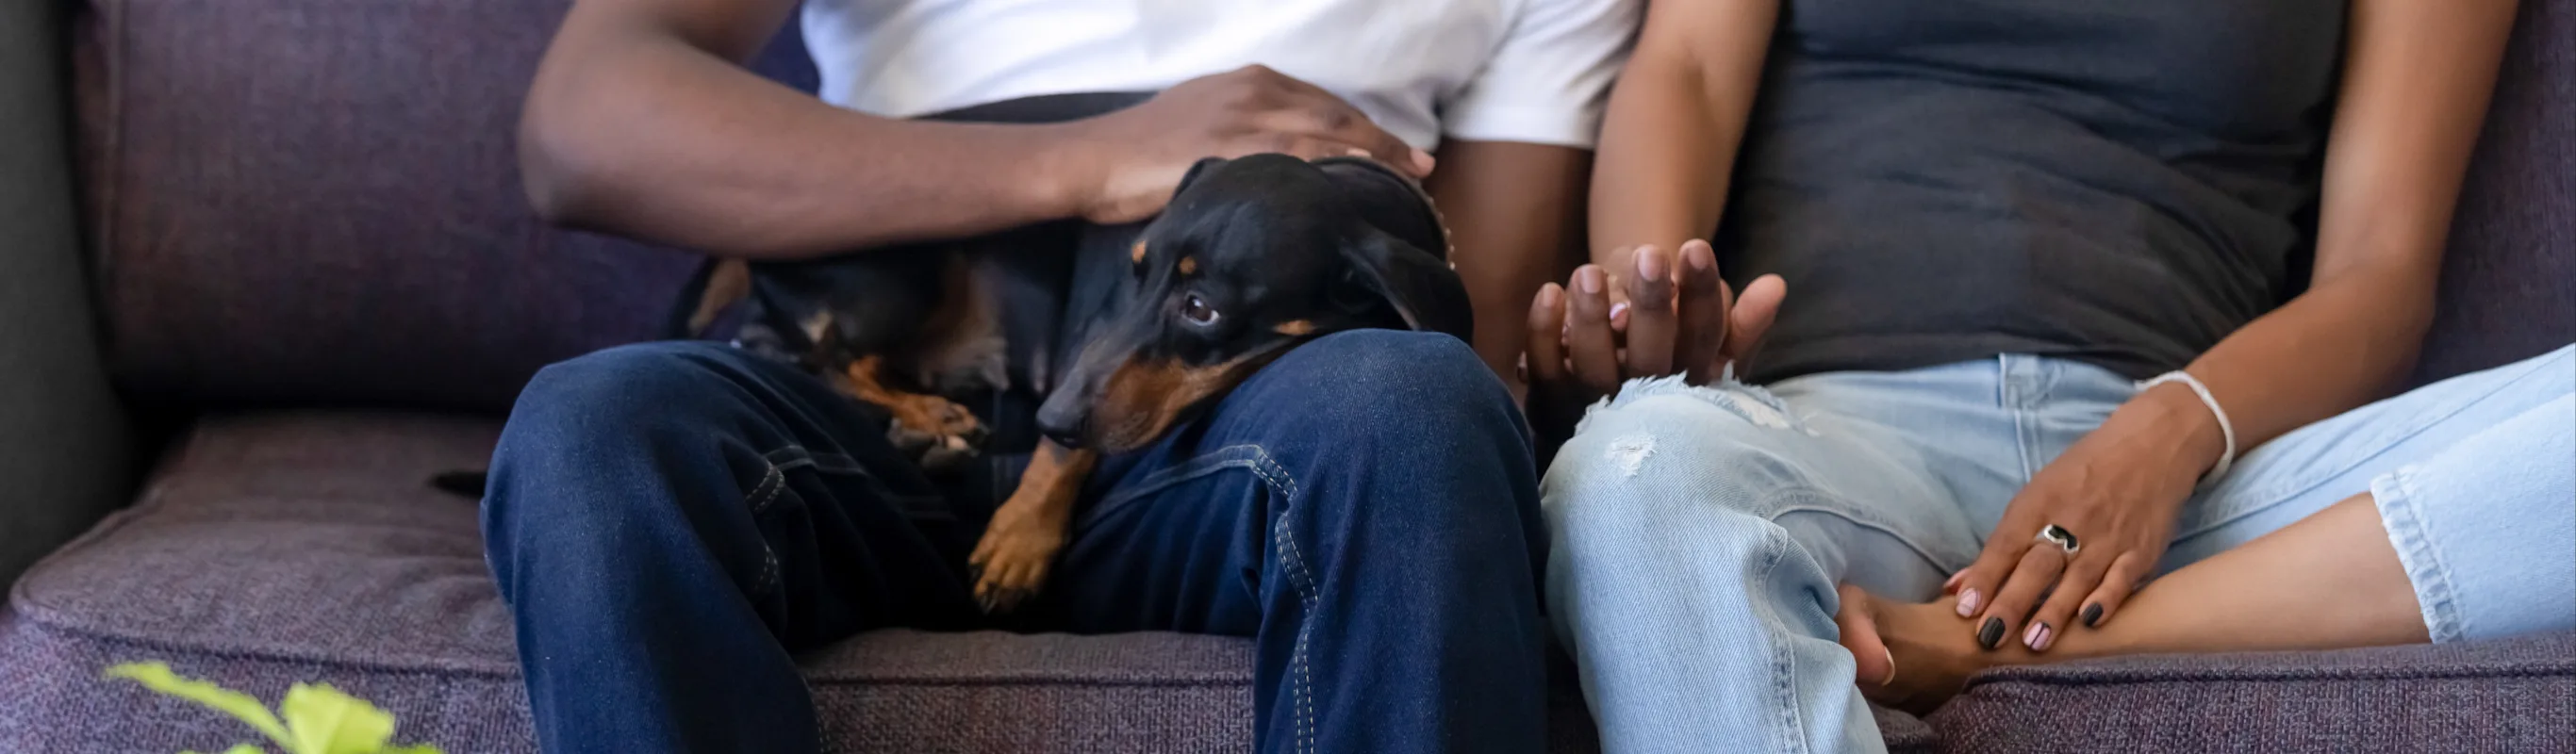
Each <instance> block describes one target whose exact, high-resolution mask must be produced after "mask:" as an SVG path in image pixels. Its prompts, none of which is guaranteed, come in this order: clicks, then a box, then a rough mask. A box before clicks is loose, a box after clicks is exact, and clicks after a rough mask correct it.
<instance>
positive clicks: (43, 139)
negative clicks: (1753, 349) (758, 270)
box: [0, 0, 2576, 752]
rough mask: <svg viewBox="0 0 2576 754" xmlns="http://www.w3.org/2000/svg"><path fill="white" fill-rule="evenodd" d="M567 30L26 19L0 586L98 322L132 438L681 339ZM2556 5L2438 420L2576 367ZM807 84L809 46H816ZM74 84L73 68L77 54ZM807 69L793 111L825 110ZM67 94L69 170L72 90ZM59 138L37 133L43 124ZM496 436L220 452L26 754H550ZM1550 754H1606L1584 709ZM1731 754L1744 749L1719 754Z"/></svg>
mask: <svg viewBox="0 0 2576 754" xmlns="http://www.w3.org/2000/svg"><path fill="white" fill-rule="evenodd" d="M565 2H566V0H377V1H373V2H348V1H346V0H240V1H238V2H215V1H212V0H87V4H86V5H82V6H79V7H80V8H81V14H80V23H79V25H78V26H79V33H77V34H75V35H74V36H73V39H74V43H73V44H70V45H64V44H61V43H60V41H59V39H58V38H57V37H55V36H54V35H55V32H56V28H57V25H58V23H59V21H60V20H61V19H60V18H58V17H57V14H59V13H60V12H61V11H62V10H63V9H64V8H65V3H64V2H58V1H55V0H38V1H36V2H22V3H0V113H6V114H7V117H6V118H0V386H5V388H0V576H6V575H8V574H10V573H11V572H13V571H14V570H15V565H14V564H16V563H20V562H23V561H24V559H25V558H26V557H28V556H29V555H31V554H32V553H34V552H36V551H38V550H40V549H42V548H43V547H45V546H46V545H47V544H48V543H49V542H51V541H54V540H57V539H59V538H60V537H61V536H62V535H63V534H64V533H66V532H68V531H69V530H71V529H73V528H77V527H78V526H81V525H82V524H83V522H85V521H87V520H89V519H90V518H92V517H94V516H95V515H97V511H99V510H100V509H101V508H102V507H103V506H104V505H106V502H105V501H106V500H108V499H110V498H112V497H113V496H114V495H116V494H117V490H118V485H119V484H120V482H119V481H118V480H119V479H122V478H124V477H125V475H126V471H125V470H126V468H127V461H126V456H125V455H124V453H123V450H122V448H123V445H122V443H123V434H124V430H123V425H122V419H121V417H120V416H119V415H118V409H117V406H116V405H115V403H114V401H113V400H112V399H111V398H110V397H109V395H108V394H107V393H106V392H105V391H104V390H103V389H102V388H101V384H102V382H103V379H102V377H101V368H100V366H99V362H100V359H99V356H98V351H97V347H96V346H95V345H93V341H92V338H93V330H92V329H91V327H90V322H91V319H90V317H89V316H88V315H86V314H85V312H87V311H90V310H87V309H86V308H85V307H86V306H87V305H88V302H86V301H85V300H84V298H85V296H84V293H85V291H86V288H85V286H83V285H82V279H81V270H80V268H79V265H78V263H77V260H76V257H75V256H74V255H73V254H72V253H71V245H72V244H73V242H74V233H73V228H74V227H75V226H74V221H73V219H72V218H73V217H74V212H75V211H74V208H73V204H72V201H71V200H72V199H73V196H74V195H73V193H72V191H73V188H72V186H71V185H70V183H71V181H70V180H69V179H68V177H67V176H66V174H65V171H64V165H65V163H66V162H70V163H72V164H75V165H77V166H78V167H79V170H80V176H81V181H80V186H79V187H80V188H81V189H82V190H84V192H85V193H84V194H83V196H85V197H86V198H87V200H88V201H87V202H86V203H84V204H83V205H82V208H81V211H80V217H81V218H82V219H83V221H84V222H86V226H85V227H86V229H87V231H88V235H89V239H88V240H89V242H90V248H91V249H92V252H93V254H94V256H95V258H94V262H93V263H94V266H95V267H96V268H97V278H98V281H99V284H100V286H101V288H102V289H103V293H102V294H101V296H100V300H99V301H98V302H97V303H98V305H99V306H100V307H101V308H100V309H98V310H96V311H97V313H98V314H97V316H99V317H101V318H103V319H104V320H105V321H106V323H107V326H106V329H107V331H108V334H109V335H110V336H111V338H110V344H109V347H108V355H109V360H110V361H111V362H112V363H113V365H114V372H115V373H116V374H117V375H119V376H120V378H121V379H122V382H123V384H124V385H125V387H126V388H127V389H128V390H129V395H131V396H133V397H134V398H135V399H136V400H137V401H138V402H141V401H149V402H152V403H156V404H161V405H174V406H197V405H202V404H207V403H262V404H293V405H311V404H316V403H364V404H373V405H408V406H444V407H464V408H477V409H496V408H498V407H500V406H502V405H504V404H505V403H506V401H507V400H508V399H509V397H510V396H511V395H512V394H513V393H514V392H515V391H516V389H517V387H518V385H519V384H520V383H521V382H522V381H524V380H525V378H526V376H527V374H529V373H530V372H531V371H533V370H534V369H535V368H536V367H537V366H538V365H540V364H542V363H545V362H547V361H549V360H553V359H557V358H561V357H564V356H568V355H571V354H573V353H577V352H580V351H582V350H585V349H589V348H592V347H595V346H598V345H603V344H607V343H612V342H618V341H623V340H630V339H634V338H637V337H641V336H643V335H645V334H646V333H648V332H649V330H650V329H651V327H652V325H653V323H654V320H655V319H656V318H657V316H658V315H659V314H660V311H661V307H662V305H663V302H664V297H665V296H667V295H668V293H667V292H668V291H669V290H671V289H672V287H673V286H674V285H675V284H676V281H677V279H678V277H679V276H680V275H681V274H683V273H684V272H685V270H686V269H687V267H688V265H689V259H688V258H687V257H686V256H685V255H682V254H678V253H675V252H673V251H671V250H667V249H652V248H647V247H642V246H638V245H635V244H630V243H625V242H621V241H614V240H610V239H605V238H601V237H597V236H590V235H584V234H578V233H565V232H560V231H556V230H552V229H547V228H544V227H542V226H541V225H539V224H538V223H536V222H535V221H534V220H533V218H530V217H529V216H528V215H527V212H526V211H525V209H524V207H523V205H522V202H521V200H520V198H519V195H518V188H517V185H516V179H515V174H514V169H515V165H514V156H513V155H512V153H511V150H510V146H509V138H510V137H509V133H510V128H509V125H510V123H511V122H512V120H513V119H514V118H515V117H516V112H517V102H518V97H519V95H520V93H521V92H522V91H523V88H524V86H525V84H526V80H527V76H528V75H529V71H530V69H531V67H532V66H533V63H534V60H535V56H536V53H537V50H538V49H539V48H540V47H541V45H542V43H543V40H544V38H545V35H546V34H547V33H549V32H550V31H551V30H552V29H553V28H554V26H555V24H556V22H557V20H558V19H559V18H560V15H561V13H562V9H563V7H564V6H565ZM2571 5H2572V4H2571V3H2570V2H2567V0H2526V1H2525V2H2524V3H2523V11H2522V12H2523V14H2524V17H2523V20H2522V27H2521V29H2520V30H2519V32H2518V33H2517V36H2516V38H2515V42H2514V47H2513V49H2512V52H2511V53H2510V55H2509V58H2508V61H2507V63H2506V68H2505V76H2504V81H2503V83H2502V86H2501V89H2500V90H2499V92H2498V94H2497V97H2496V104H2495V115H2494V116H2493V117H2491V119H2490V122H2489V124H2488V126H2487V132H2486V137H2485V140H2484V141H2483V142H2482V143H2481V145H2480V149H2479V157H2478V162H2477V165H2476V167H2475V168H2474V169H2473V170H2472V173H2471V177H2470V187H2469V189H2468V191H2467V194H2466V195H2465V196H2464V197H2463V204H2462V208H2461V212H2460V215H2459V220H2458V221H2457V223H2456V227H2455V231H2454V233H2453V236H2452V253H2451V256H2450V257H2449V262H2448V266H2447V267H2446V270H2445V277H2444V280H2443V291H2444V296H2443V300H2442V309H2441V319H2440V321H2439V323H2438V324H2437V326H2436V327H2437V334H2436V336H2435V339H2434V341H2433V342H2432V343H2431V344H2430V345H2429V346H2428V348H2427V350H2426V355H2425V360H2424V363H2423V366H2422V368H2421V370H2420V371H2419V374H2418V377H2419V379H2425V380H2429V379H2434V378H2438V377H2441V376H2445V375H2449V374H2455V373H2458V372H2462V371H2467V370H2471V369H2475V368H2479V367H2483V366H2489V365H2493V364H2497V363H2502V362H2504V361H2508V360H2511V359H2513V358H2519V357H2521V356H2525V355H2529V354H2530V353H2534V352H2537V351H2539V350H2542V349H2544V348H2546V347H2549V346H2553V345H2557V344H2563V343H2566V342H2568V341H2570V340H2571V339H2576V285H2570V284H2569V283H2568V281H2570V280H2576V211H2571V206H2576V164H2571V161H2576V128H2570V127H2569V124H2570V123H2571V122H2576V117H2571V114H2570V109H2571V108H2576V8H2571V7H2570V6H2571ZM789 41H790V42H791V43H792V41H793V40H792V34H791V35H790V40H789ZM66 48H69V52H68V53H67V52H66ZM797 49H798V48H796V47H795V46H794V45H792V44H789V45H779V46H775V47H773V50H772V52H771V54H769V55H768V56H767V57H766V58H765V61H766V65H767V66H768V68H769V69H770V70H771V71H772V74H773V76H775V77H778V78H781V79H782V80H785V81H789V82H791V83H801V84H802V85H804V86H806V87H808V88H810V86H811V81H812V72H811V70H810V68H805V67H802V66H801V65H799V64H800V63H801V61H799V60H798V59H797V57H796V54H797ZM66 54H69V58H68V59H70V60H73V61H76V62H77V65H76V66H75V68H76V71H77V86H76V87H75V89H76V91H77V95H76V97H75V101H76V102H77V104H78V106H79V107H78V112H79V117H78V118H77V123H78V127H77V129H75V133H76V134H77V136H78V144H79V152H78V155H77V159H76V160H71V159H67V157H66V155H65V153H64V151H63V147H62V145H61V142H62V133H63V128H62V125H63V123H62V120H61V119H60V118H58V117H54V116H53V115H50V114H53V113H58V112H59V110H58V109H57V108H58V106H59V105H60V104H61V101H62V99H63V96H64V95H63V91H62V88H61V87H60V81H61V76H62V75H63V61H64V60H66V59H67V58H66V57H65V56H66ZM21 113H32V114H34V117H21V116H20V114H21ZM493 435H494V425H493V423H492V422H491V421H489V420H480V419H464V418H442V417H438V416H431V415H424V414H396V413H360V412H312V413H236V414H220V415H216V416H212V417H209V418H207V419H205V420H204V421H203V422H201V423H200V424H199V425H198V427H197V428H196V429H195V430H194V431H193V432H192V433H190V434H189V435H188V437H187V438H186V439H185V440H184V442H183V443H182V444H181V447H180V450H179V451H178V452H177V453H175V454H174V455H172V456H171V457H170V458H169V459H167V460H166V461H165V463H164V464H163V465H162V468H161V469H160V470H159V472H158V473H157V474H156V475H155V477H154V481H153V482H152V484H151V485H150V487H149V489H147V490H146V492H145V493H144V495H143V498H142V502H140V503H139V504H138V505H137V506H136V507H135V508H133V509H132V510H129V511H126V512H124V513H121V514H118V515H116V516H115V517H113V518H112V519H110V520H109V521H107V522H106V523H105V524H102V525H101V526H99V527H98V528H96V529H94V530H93V531H92V533H91V534H90V535H89V536H87V537H86V538H84V539H82V540H81V541H80V542H78V543H76V544H74V545H72V546H69V547H67V548H65V549H63V550H61V551H60V552H59V553H58V554H56V555H55V556H53V557H52V558H51V559H49V560H48V561H46V562H45V563H44V564H43V565H41V566H39V567H37V568H36V569H35V570H33V571H31V572H30V574H29V576H28V577H27V578H26V579H25V580H23V581H20V582H19V583H18V585H17V587H16V589H15V590H14V591H13V593H12V596H11V601H10V606H9V607H8V608H7V609H6V610H0V689H5V690H6V691H7V694H8V698H7V700H6V701H0V751H5V752H19V751H30V752H35V751H45V752H52V751H65V752H91V751H120V752H121V751H171V750H176V749H178V748H180V747H195V748H198V749H200V750H220V749H221V748H222V747H223V746H226V745H229V744H230V743H233V742H235V741H239V740H244V739H245V738H246V733H245V732H244V731H243V730H241V729H240V728H238V727H237V726H236V725H234V724H232V723H231V722H229V721H226V720H223V719H221V718H218V717H216V716H214V715H213V714H212V713H209V712H205V711H203V710H200V709H197V708H195V707H191V706H187V705H184V704H181V703H178V702H174V701H170V700H165V699H161V698H159V697H155V696H151V695H148V694H145V693H143V692H141V691H138V690H136V689H135V688H133V687H132V686H130V685H127V684H121V683H110V682H105V681H101V680H100V679H99V678H98V677H97V673H98V672H99V669H100V668H102V667H104V666H106V665H108V664H110V663H113V662H117V661H125V660H144V659H161V660H167V661H169V662H171V663H173V664H174V665H175V666H177V667H178V669H179V670H180V671H181V672H184V673H188V674H191V675H198V676H206V677H211V678H213V679H215V680H218V681H220V682H222V683H225V684H228V685H232V686H236V687H239V688H243V689H246V690H249V691H252V692H254V693H257V694H259V695H261V696H263V697H265V698H268V699H271V700H274V699H276V698H277V696H278V695H279V694H280V693H281V692H282V691H283V690H284V689H285V687H286V686H287V685H288V684H289V683H291V682H296V681H308V682H316V681H318V682H328V683H331V684H333V685H335V686H338V687H340V688H343V689H347V690H349V691H352V692H354V693H358V694H360V695H363V696H367V697H369V698H373V699H376V700H379V701H381V702H383V703H384V704H385V705H386V706H387V707H389V708H391V709H393V710H394V711H395V712H397V713H398V714H400V715H401V717H402V720H403V731H402V737H403V738H404V739H407V740H419V739H425V740H431V741H435V742H438V743H440V744H442V745H444V746H446V747H447V748H448V750H450V751H458V752H486V751H525V750H526V749H527V748H528V745H529V744H528V741H529V735H528V718H527V711H526V698H525V695H524V692H523V691H522V690H521V687H520V685H519V682H518V680H517V677H516V671H515V668H514V667H513V665H512V663H511V661H510V658H511V648H510V647H511V644H510V641H511V640H510V627H509V624H508V620H507V617H506V613H505V612H504V611H502V609H501V607H500V605H499V603H498V601H497V597H496V596H495V593H494V591H493V589H492V586H491V584H490V583H489V576H488V574H487V572H486V571H485V570H484V568H483V564H482V562H481V558H480V555H479V546H478V544H479V542H478V537H477V535H476V531H475V521H474V515H473V506H472V505H471V504H470V503H468V502H465V501H461V500H456V499H452V498H448V497H444V496H441V495H438V494H436V493H433V492H430V491H429V490H427V489H426V488H424V487H423V486H422V485H421V484H420V480H421V479H422V478H423V476H424V475H425V474H426V473H428V472H430V471H433V470H438V469H444V468H450V467H456V466H468V465H474V464H476V463H478V462H479V461H480V460H481V459H482V458H483V457H484V455H485V454H486V453H488V452H489V446H490V443H491V440H492V437H493ZM2571 656H2576V637H2569V636H2557V637H2540V638H2535V639H2528V640H2522V641H2517V642H2505V643H2498V644H2494V645H2470V646H2462V647H2413V648H2396V649H2387V650H2369V651H2363V652H2352V653H2335V654H2280V655H2259V656H2221V657H2201V658H2138V659H2130V660H2120V661H2114V662H2108V663H2093V664H2082V665H2071V666H2065V667H2060V668H2048V669H2032V670H2013V671H2004V672H1999V673H1995V674H1992V675H1989V676H1986V677H1984V678H1983V679H1981V680H1980V681H1979V682H1978V683H1977V684H1976V685H1974V686H1973V687H1972V688H1971V689H1970V690H1969V692H1968V693H1967V694H1966V695H1965V696H1963V697H1962V698H1961V699H1960V700H1959V702H1957V703H1956V704H1954V705H1953V706H1952V707H1951V708H1950V709H1948V710H1945V711H1943V712H1941V713H1939V714H1936V715H1935V716H1933V717H1932V718H1931V719H1930V720H1929V721H1928V722H1929V723H1930V725H1928V726H1927V725H1926V721H1922V720H1916V719H1914V718H1911V717H1906V716H1902V715H1895V714H1892V713H1885V712H1881V713H1880V714H1879V720H1880V724H1881V727H1882V730H1883V731H1885V732H1886V733H1887V734H1888V736H1889V737H1890V739H1891V743H1893V744H1896V745H1897V748H1899V749H1900V750H1913V749H1924V748H1929V747H1932V746H1933V745H1934V744H1935V740H1934V736H1935V731H1936V730H1937V731H1939V732H1940V733H1941V735H1942V736H1943V737H1944V738H1946V739H1947V743H1946V744H1944V745H1943V746H1942V747H1941V748H1945V749H1952V750H1977V751H2088V750H2145V749H2157V748H2161V749H2166V750H2204V749H2246V750H2296V749H2313V750H2351V749H2355V748H2399V749H2409V750H2454V749H2458V750H2479V749H2483V750H2552V749H2555V750H2568V745H2567V743H2566V739H2564V738H2560V739H2535V738H2528V737H2523V736H2524V735H2525V733H2526V732H2528V731H2541V732H2544V733H2545V732H2548V731H2553V730H2554V731H2565V730H2568V729H2570V728H2571V727H2576V702H2571V696H2576V694H2571V693H2570V691H2569V684H2570V681H2569V678H2570V670H2569V668H2568V664H2569V658H2570V657H2571ZM806 660H807V664H808V667H809V669H810V671H811V673H812V678H813V683H814V688H815V690H816V699H817V704H818V705H819V706H820V708H821V710H822V712H823V716H824V719H825V721H826V723H825V724H826V726H827V730H826V734H827V737H828V738H829V740H830V742H831V745H832V748H834V749H835V750H841V751H1014V750H1083V751H1240V750H1244V749H1246V748H1248V738H1249V735H1250V721H1249V708H1250V706H1251V703H1250V698H1251V696H1250V692H1249V690H1248V689H1247V686H1246V684H1247V683H1248V682H1249V679H1248V677H1247V676H1248V674H1249V667H1250V662H1249V659H1248V656H1247V650H1246V646H1245V644H1244V643H1243V642H1241V641H1240V640H1234V639H1225V638H1215V637H1188V636H1179V635H1172V634H1136V635H1127V636H1109V637H1073V636H1063V635H1042V636H1014V635H1007V634H997V633H980V634H962V635H931V634H921V633H914V632H882V633H875V634H868V635H865V636H861V637H857V638H854V639H852V640H851V641H849V642H846V643H843V644H840V645H837V646H835V647H832V648H830V649H828V650H826V651H823V652H818V653H815V654H814V655H813V656H811V657H808V658H806ZM1554 699H1555V701H1556V706H1555V708H1554V709H1553V710H1552V712H1551V715H1552V718H1551V719H1552V721H1553V725H1552V733H1551V735H1552V737H1553V738H1554V748H1555V749H1556V750H1559V751H1591V750H1593V749H1594V748H1595V747H1594V746H1593V744H1592V741H1591V738H1592V729H1591V725H1590V722H1589V719H1588V717H1587V716H1586V715H1585V714H1584V712H1583V710H1582V709H1581V700H1580V697H1579V695H1577V694H1576V693H1574V691H1573V690H1572V689H1571V688H1568V687H1564V686H1563V685H1560V687H1559V688H1557V689H1556V690H1555V696H1554ZM1712 746H1716V747H1722V746H1724V744H1723V742H1712Z"/></svg>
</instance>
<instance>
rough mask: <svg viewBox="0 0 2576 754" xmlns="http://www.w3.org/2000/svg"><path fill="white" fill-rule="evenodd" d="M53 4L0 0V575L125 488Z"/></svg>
mask: <svg viewBox="0 0 2576 754" xmlns="http://www.w3.org/2000/svg"><path fill="white" fill-rule="evenodd" d="M62 9H63V6H62V5H60V4H58V3H50V2H16V3H5V4H0V113H6V115H5V116H0V582H6V581H9V580H12V579H15V578H17V576H18V572H19V571H20V570H22V569H24V568H26V567H27V564H29V563H33V562H35V560H36V558H39V557H42V556H43V555H44V554H45V552H46V551H49V550H52V549H53V548H54V547H55V546H57V545H60V544H62V543H63V541H64V540H67V539H70V538H71V537H72V535H74V534H77V533H79V532H80V530H81V529H83V528H85V527H87V526H89V524H90V522H92V521H95V520H97V519H98V517H99V516H100V515H103V514H105V513H106V512H107V511H108V510H109V509H111V508H114V507H116V506H117V505H118V504H119V503H121V502H123V500H122V499H123V497H124V496H125V494H126V492H127V491H128V490H130V489H132V485H131V482H130V481H129V479H130V476H131V473H132V461H131V459H130V454H131V450H130V449H129V448H128V446H127V435H128V432H127V426H126V419H125V416H124V414H123V411H122V410H121V409H120V408H119V407H118V405H117V401H116V399H115V396H114V395H112V394H111V393H110V392H109V391H108V383H107V378H106V375H105V373H104V372H103V371H102V370H101V368H100V365H99V357H98V347H97V344H96V341H95V339H94V335H95V333H96V327H95V320H94V318H93V317H92V315H91V309H90V307H89V295H88V294H89V288H88V286H87V285H85V284H83V282H82V273H81V263H80V260H81V257H80V246H79V238H78V237H77V235H76V234H75V233H74V232H73V229H74V227H75V226H74V224H73V208H72V175H71V160H70V157H69V154H70V152H69V150H68V148H67V145H68V143H69V142H68V141H67V134H66V130H67V127H68V126H69V118H68V117H67V116H66V114H65V112H66V111H65V105H66V104H67V102H68V100H67V99H66V94H65V92H64V86H63V83H64V81H65V79H66V77H67V76H69V75H70V74H69V69H68V67H67V66H66V65H64V61H65V59H64V58H63V57H62V50H63V47H62V44H61V37H60V35H59V34H58V33H57V32H56V30H57V29H59V28H60V27H61V25H62V24H63V23H64V20H65V19H64V18H63V15H62V13H61V11H62Z"/></svg>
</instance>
